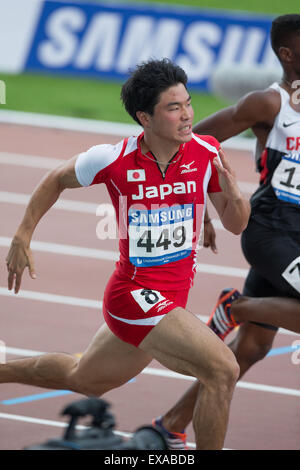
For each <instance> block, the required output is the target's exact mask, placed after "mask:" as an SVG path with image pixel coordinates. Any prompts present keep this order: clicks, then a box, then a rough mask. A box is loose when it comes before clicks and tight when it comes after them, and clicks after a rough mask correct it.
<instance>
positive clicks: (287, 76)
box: [281, 72, 300, 94]
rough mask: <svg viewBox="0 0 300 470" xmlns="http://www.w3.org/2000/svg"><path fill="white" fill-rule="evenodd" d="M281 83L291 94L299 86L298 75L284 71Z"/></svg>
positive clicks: (299, 79) (299, 77) (299, 78)
mask: <svg viewBox="0 0 300 470" xmlns="http://www.w3.org/2000/svg"><path fill="white" fill-rule="evenodd" d="M281 85H282V86H283V87H284V88H285V89H286V90H287V91H288V92H289V93H290V94H291V93H293V92H294V91H295V90H298V89H299V87H300V76H298V75H297V74H296V73H294V72H291V73H287V72H284V74H283V77H282V81H281Z"/></svg>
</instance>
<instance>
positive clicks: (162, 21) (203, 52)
mask: <svg viewBox="0 0 300 470" xmlns="http://www.w3.org/2000/svg"><path fill="white" fill-rule="evenodd" d="M271 21H272V17H269V16H257V15H251V14H243V13H233V12H225V11H222V12H219V11H217V10H206V9H195V8H189V7H175V6H174V7H170V6H164V5H158V4H152V3H145V4H140V3H127V2H126V3H111V2H94V3H93V2H89V3H87V2H80V1H52V0H26V1H24V0H10V1H9V2H2V4H0V39H1V43H0V72H1V71H2V72H11V73H18V72H22V71H31V72H32V71H36V72H46V73H59V74H68V75H73V76H80V75H81V76H90V77H97V78H101V79H109V80H111V79H118V80H124V78H125V77H126V76H127V73H128V70H129V69H131V68H133V67H134V66H135V64H137V63H139V62H141V61H144V60H147V59H148V58H162V57H169V58H170V59H172V60H173V61H175V62H176V63H177V64H179V65H180V66H181V67H182V68H184V70H185V71H186V72H187V74H188V77H189V85H190V86H192V87H195V88H198V89H201V90H209V83H210V77H211V74H212V72H213V71H214V70H215V69H216V68H217V67H222V66H223V65H225V66H226V67H227V68H228V67H229V66H231V65H232V66H235V65H236V64H239V65H242V66H245V67H251V66H253V65H258V66H259V67H260V68H266V69H270V68H272V67H273V68H274V67H275V66H278V62H277V59H276V57H275V55H274V53H273V51H272V49H271V46H270V41H269V31H270V26H271Z"/></svg>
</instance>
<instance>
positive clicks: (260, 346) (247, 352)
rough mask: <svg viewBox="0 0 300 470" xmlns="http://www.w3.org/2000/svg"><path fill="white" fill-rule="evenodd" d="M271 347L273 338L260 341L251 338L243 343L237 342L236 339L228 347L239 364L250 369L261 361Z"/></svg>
mask: <svg viewBox="0 0 300 470" xmlns="http://www.w3.org/2000/svg"><path fill="white" fill-rule="evenodd" d="M272 345H273V338H266V339H265V340H261V339H259V338H255V337H251V338H248V340H247V341H245V342H241V343H240V342H239V341H238V338H237V340H236V341H234V342H233V343H232V344H231V345H230V347H231V349H232V351H233V352H234V354H235V357H236V359H237V361H238V363H239V364H247V365H248V367H251V366H252V365H254V364H255V363H256V362H259V361H262V360H263V359H264V358H265V357H266V356H267V354H268V353H269V351H270V350H271V348H272Z"/></svg>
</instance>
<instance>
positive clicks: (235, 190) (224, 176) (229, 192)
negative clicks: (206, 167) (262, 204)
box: [213, 148, 242, 201]
mask: <svg viewBox="0 0 300 470" xmlns="http://www.w3.org/2000/svg"><path fill="white" fill-rule="evenodd" d="M213 163H214V165H215V167H216V169H217V172H218V175H219V183H220V186H221V188H222V191H223V193H224V194H225V195H226V196H227V197H228V199H230V200H232V201H235V200H237V199H240V198H241V197H242V194H241V191H240V189H239V187H238V185H237V181H236V176H235V172H234V171H233V170H232V168H231V167H230V165H229V163H228V160H227V159H226V157H225V153H224V152H223V150H222V149H221V148H220V150H219V158H218V157H215V158H214V160H213Z"/></svg>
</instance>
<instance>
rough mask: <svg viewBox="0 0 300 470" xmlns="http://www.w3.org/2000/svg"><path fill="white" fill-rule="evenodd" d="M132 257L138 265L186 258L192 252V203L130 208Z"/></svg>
mask: <svg viewBox="0 0 300 470" xmlns="http://www.w3.org/2000/svg"><path fill="white" fill-rule="evenodd" d="M128 216H129V226H128V231H129V260H130V262H131V263H132V264H134V265H135V266H138V267H147V266H158V265H162V264H167V263H172V262H173V261H178V260H180V259H182V258H186V257H187V256H189V255H190V254H191V251H192V240H193V219H194V208H193V204H184V205H176V206H171V207H167V208H159V209H153V210H147V209H141V210H136V209H132V208H130V209H129V212H128Z"/></svg>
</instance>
